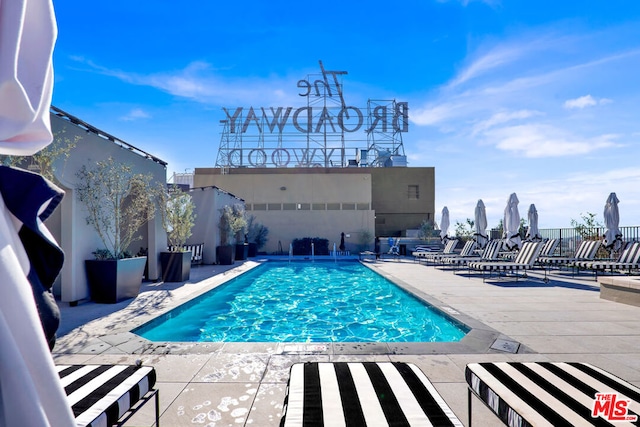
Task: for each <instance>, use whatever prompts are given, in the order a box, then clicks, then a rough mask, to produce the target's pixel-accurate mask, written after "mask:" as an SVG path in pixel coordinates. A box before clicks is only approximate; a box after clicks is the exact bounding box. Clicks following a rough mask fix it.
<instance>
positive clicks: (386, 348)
mask: <svg viewBox="0 0 640 427" xmlns="http://www.w3.org/2000/svg"><path fill="white" fill-rule="evenodd" d="M268 261H269V259H268V258H264V259H258V260H254V261H252V262H245V263H243V264H241V265H239V266H237V267H235V266H234V267H233V268H231V269H229V270H228V271H226V272H225V273H224V274H219V275H215V276H212V277H209V278H207V279H204V280H202V281H200V282H199V284H200V285H201V287H200V289H198V290H196V291H194V292H192V293H189V294H188V295H186V296H183V297H178V298H176V299H175V301H172V302H171V303H169V304H167V305H166V306H164V307H162V308H159V309H157V310H144V311H143V312H137V311H136V313H135V316H132V317H131V318H128V319H127V320H126V321H122V322H121V324H120V325H118V324H117V323H118V321H117V319H116V321H115V324H114V325H113V326H112V327H111V328H110V329H109V333H107V334H103V335H100V336H98V337H94V338H93V339H92V340H90V341H89V342H87V343H84V344H83V345H80V346H79V345H77V344H74V343H73V342H69V343H67V344H66V345H62V346H61V347H58V348H57V352H59V353H67V354H69V353H80V354H109V353H114V354H123V353H124V354H209V353H229V354H244V353H264V354H281V355H296V354H299V355H309V354H311V355H405V354H407V355H408V354H411V355H423V354H425V355H426V354H430V355H434V354H484V353H505V352H506V353H533V351H531V350H530V349H528V348H526V347H525V346H523V345H520V344H519V343H517V342H516V341H515V340H513V339H511V338H510V337H508V336H505V335H504V334H502V333H500V332H498V331H497V330H495V329H493V328H491V327H489V326H487V325H485V324H484V323H482V322H480V321H478V320H477V319H475V318H473V317H471V316H468V315H466V314H465V313H462V312H460V311H459V310H456V309H453V308H452V307H449V306H447V305H446V304H444V303H443V302H442V301H440V300H438V299H436V298H434V297H432V296H430V295H428V294H426V293H424V292H422V291H420V290H419V289H416V288H415V287H413V286H411V285H409V284H408V283H406V282H404V281H402V280H400V279H399V278H397V277H394V276H393V275H391V274H389V273H387V272H384V271H381V270H380V269H377V268H376V263H375V262H372V261H368V260H358V259H357V258H356V259H353V260H350V261H351V262H359V263H360V264H362V265H363V266H365V267H367V268H369V269H371V270H372V271H374V272H376V273H377V274H379V275H381V276H382V277H384V278H386V279H387V280H389V281H391V282H392V283H394V284H395V285H397V286H398V287H400V288H401V289H403V290H405V291H407V292H409V293H410V294H412V295H414V296H415V297H417V298H418V299H420V300H422V301H423V302H425V303H426V304H428V305H429V306H431V307H433V308H435V309H436V310H438V311H440V312H441V313H442V314H443V315H444V316H445V317H447V318H449V319H450V320H452V321H454V322H456V323H460V324H462V325H465V327H467V328H468V329H469V331H468V332H467V334H466V335H465V336H464V337H463V338H462V339H461V340H460V341H458V342H401V343H394V342H340V343H335V342H314V343H309V342H286V343H278V342H251V343H246V342H206V343H197V342H169V341H157V342H156V341H150V340H147V339H145V338H143V337H141V336H139V335H137V334H135V333H134V332H132V331H133V330H135V329H136V328H139V327H140V326H142V325H144V324H146V323H148V322H150V321H152V320H153V319H155V318H158V317H160V316H162V315H164V314H166V313H168V312H170V311H171V310H174V309H175V308H177V307H179V306H180V305H182V304H185V303H187V302H189V301H191V300H193V299H195V298H198V297H199V296H201V295H202V294H205V293H207V292H209V291H211V290H212V289H215V288H217V287H218V286H220V285H222V284H224V283H227V282H228V281H229V280H232V279H234V278H236V277H238V276H240V275H242V274H244V273H246V272H248V271H250V270H252V269H254V268H256V267H258V266H259V265H261V264H262V263H264V262H268ZM145 305H146V303H145V301H144V299H141V301H140V302H139V304H138V306H145ZM132 310H136V309H135V308H134V309H132ZM78 347H80V348H78Z"/></svg>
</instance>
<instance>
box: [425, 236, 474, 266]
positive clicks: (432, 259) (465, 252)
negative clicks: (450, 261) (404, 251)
mask: <svg viewBox="0 0 640 427" xmlns="http://www.w3.org/2000/svg"><path fill="white" fill-rule="evenodd" d="M454 249H455V247H454ZM475 249H476V242H475V240H469V241H467V242H466V243H465V244H464V246H463V247H462V250H461V251H460V253H446V254H445V253H439V254H432V255H431V256H426V257H425V260H426V261H427V262H428V263H431V264H442V260H443V259H445V258H458V257H470V256H473V254H474V251H475Z"/></svg>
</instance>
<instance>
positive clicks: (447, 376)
mask: <svg viewBox="0 0 640 427" xmlns="http://www.w3.org/2000/svg"><path fill="white" fill-rule="evenodd" d="M389 358H390V359H391V361H392V362H403V363H413V364H414V365H416V366H417V367H418V368H420V370H422V372H424V374H425V375H426V376H427V378H429V381H431V382H433V383H436V382H456V381H458V380H459V379H460V376H461V375H462V376H464V371H463V370H462V369H460V367H459V366H458V365H456V364H455V363H453V361H452V360H451V359H450V358H449V357H448V356H447V355H434V356H425V355H406V356H389Z"/></svg>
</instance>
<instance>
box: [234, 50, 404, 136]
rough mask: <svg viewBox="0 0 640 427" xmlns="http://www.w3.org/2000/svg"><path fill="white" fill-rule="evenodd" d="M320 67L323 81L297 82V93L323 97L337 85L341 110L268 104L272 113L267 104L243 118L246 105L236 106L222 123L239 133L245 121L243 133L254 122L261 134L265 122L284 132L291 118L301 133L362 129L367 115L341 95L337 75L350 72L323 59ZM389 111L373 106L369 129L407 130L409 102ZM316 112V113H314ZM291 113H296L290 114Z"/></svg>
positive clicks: (331, 93)
mask: <svg viewBox="0 0 640 427" xmlns="http://www.w3.org/2000/svg"><path fill="white" fill-rule="evenodd" d="M320 69H321V70H322V76H323V79H322V80H316V81H314V82H313V83H311V82H310V81H308V80H299V81H298V84H297V87H298V88H300V89H302V92H301V93H298V95H299V96H303V97H310V96H316V97H320V96H322V95H321V93H322V91H323V90H324V91H326V92H325V93H324V95H325V96H328V97H331V98H332V97H333V95H334V93H333V92H334V91H333V90H332V88H334V89H335V92H337V96H338V97H339V98H340V105H341V106H342V107H340V108H339V109H338V108H331V107H326V106H325V107H322V108H321V109H320V110H321V111H320V113H319V115H318V113H317V111H318V108H316V109H314V108H313V107H300V108H298V109H296V110H295V111H294V109H293V107H286V108H284V107H277V108H274V107H269V111H270V114H269V112H268V111H267V110H266V109H265V108H264V107H261V108H260V109H259V111H261V112H262V114H261V115H258V114H256V110H255V109H254V108H253V107H249V110H248V112H247V113H246V116H244V119H243V111H244V108H243V107H238V108H236V109H235V111H234V112H233V113H230V112H229V110H227V109H226V108H223V110H224V112H225V115H226V116H227V118H226V119H224V120H221V122H222V123H229V131H230V133H238V129H239V125H240V123H241V124H242V128H241V129H240V133H246V132H247V130H248V128H249V126H250V125H251V124H252V122H253V124H255V126H256V128H257V129H258V132H259V133H260V134H262V133H263V132H265V131H266V129H265V128H264V127H263V125H262V123H266V127H267V128H268V130H269V132H270V133H273V132H274V130H275V129H276V128H277V131H278V132H280V133H282V132H283V131H284V129H285V127H286V126H287V123H288V121H289V118H290V117H291V123H292V124H293V126H294V127H295V129H296V130H298V131H299V132H302V133H321V132H326V131H327V127H328V126H330V127H331V132H334V133H335V132H339V131H344V132H356V131H358V130H360V129H361V128H362V125H363V123H364V115H363V113H362V111H361V110H360V109H359V108H357V107H353V106H346V104H345V102H344V98H343V95H342V88H341V85H340V84H339V82H338V75H341V74H347V72H346V71H328V70H325V69H324V67H323V66H322V61H320ZM329 76H330V77H331V78H332V79H333V83H331V82H330V81H329ZM335 110H338V113H337V114H333V112H335ZM388 110H389V108H387V106H384V105H378V106H376V107H374V108H373V111H371V112H370V113H369V114H370V117H369V122H370V123H371V124H370V126H369V127H368V128H367V129H366V132H371V131H374V130H380V131H382V132H388V131H389V127H391V129H393V132H408V130H409V120H408V114H409V104H408V103H407V102H398V103H395V107H394V108H393V110H394V111H388ZM314 111H315V112H316V113H315V115H314ZM292 112H293V114H291V113H292ZM315 116H317V117H318V118H317V121H316V123H315V126H314V123H313V119H314V117H315ZM261 119H262V120H261ZM389 119H391V120H389ZM336 128H337V129H336Z"/></svg>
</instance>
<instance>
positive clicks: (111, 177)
mask: <svg viewBox="0 0 640 427" xmlns="http://www.w3.org/2000/svg"><path fill="white" fill-rule="evenodd" d="M76 176H77V178H78V185H77V186H76V192H77V195H78V199H79V200H80V201H81V202H82V203H84V205H85V208H86V209H87V217H86V220H87V224H89V225H91V226H93V228H94V229H95V230H96V232H97V233H98V236H99V237H100V239H101V240H102V243H103V244H104V250H103V251H97V252H99V253H101V257H102V258H115V259H120V258H127V257H129V256H130V255H129V254H128V252H127V249H128V248H129V245H130V244H131V243H132V242H133V241H135V240H138V239H141V238H142V236H139V235H138V230H139V229H140V227H142V226H143V225H145V224H146V223H147V222H149V221H151V220H152V219H153V217H154V215H155V200H156V193H157V191H156V190H154V189H153V187H152V186H151V175H150V174H147V175H144V174H136V173H134V172H133V169H132V167H131V166H129V165H126V164H123V163H117V162H116V161H115V160H114V159H113V158H111V157H110V158H109V159H108V160H104V161H100V162H97V163H96V164H95V165H94V166H93V167H92V168H87V167H86V166H82V168H81V169H80V170H79V171H78V172H77V174H76Z"/></svg>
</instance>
